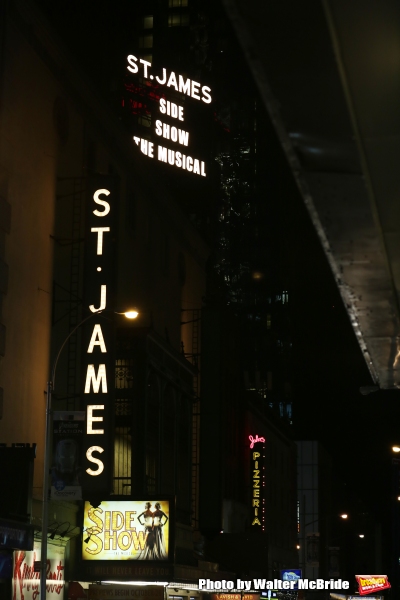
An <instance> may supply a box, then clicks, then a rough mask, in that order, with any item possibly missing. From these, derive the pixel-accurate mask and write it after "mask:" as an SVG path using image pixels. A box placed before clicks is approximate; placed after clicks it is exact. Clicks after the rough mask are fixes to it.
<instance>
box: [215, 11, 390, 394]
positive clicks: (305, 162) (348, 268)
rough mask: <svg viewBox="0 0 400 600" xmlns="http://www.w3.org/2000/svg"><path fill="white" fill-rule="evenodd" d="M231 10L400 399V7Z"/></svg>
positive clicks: (379, 379) (347, 292) (349, 297)
mask: <svg viewBox="0 0 400 600" xmlns="http://www.w3.org/2000/svg"><path fill="white" fill-rule="evenodd" d="M223 2H224V5H225V8H226V10H227V13H228V16H229V17H230V19H231V22H232V24H233V26H234V28H235V29H236V33H237V36H238V38H239V40H240V42H241V44H242V46H243V49H244V52H245V55H246V57H247V60H248V63H249V65H250V67H251V69H252V71H253V74H254V76H255V79H256V81H257V84H258V87H259V90H260V93H261V96H262V98H263V100H264V102H265V105H266V106H267V108H268V111H269V113H270V115H271V116H272V119H273V122H274V124H275V127H276V129H277V131H278V133H279V137H280V140H281V143H282V146H283V147H284V149H285V151H286V154H287V158H288V160H289V163H290V165H291V168H292V171H293V173H294V176H295V178H296V180H297V183H298V186H299V188H300V190H301V193H302V196H303V199H304V202H305V204H306V206H307V209H308V211H309V214H310V216H311V219H312V221H313V224H314V227H315V229H316V231H317V233H318V235H319V238H320V241H321V244H322V245H323V248H324V250H325V253H326V256H327V258H328V260H329V263H330V265H331V268H332V271H333V274H334V277H335V279H336V282H337V285H338V287H339V289H340V292H341V295H342V298H343V301H344V303H345V306H346V308H347V311H348V314H349V317H350V320H351V323H352V326H353V328H354V332H355V335H356V336H357V339H358V341H359V344H360V347H361V350H362V352H363V354H364V356H365V360H366V363H367V365H368V368H369V370H370V373H371V375H372V378H373V380H374V382H375V384H376V385H377V386H379V387H380V388H382V389H397V388H400V338H399V334H400V329H399V321H400V318H399V317H400V310H399V292H400V3H399V2H398V1H397V0H379V1H377V0H305V1H304V2H299V1H298V0H223Z"/></svg>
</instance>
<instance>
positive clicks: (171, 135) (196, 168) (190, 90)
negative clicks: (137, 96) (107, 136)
mask: <svg viewBox="0 0 400 600" xmlns="http://www.w3.org/2000/svg"><path fill="white" fill-rule="evenodd" d="M127 60H128V66H127V69H128V71H129V72H130V73H133V74H136V73H139V75H140V77H142V78H143V79H150V80H153V79H155V81H156V82H157V83H158V85H161V86H165V87H166V88H170V89H173V90H175V92H178V93H180V94H185V95H187V96H189V97H190V98H193V99H194V100H199V101H200V102H204V103H205V104H209V103H210V102H211V100H212V98H211V88H209V87H208V86H206V85H201V83H198V82H197V81H193V79H188V78H185V77H183V76H182V75H179V74H176V73H175V72H174V71H170V72H167V70H166V69H162V77H159V76H158V75H153V74H152V73H151V63H150V62H148V61H147V60H144V59H143V58H140V59H138V58H136V56H133V55H132V54H130V55H129V56H128V58H127ZM158 109H159V113H160V118H159V119H156V121H155V131H154V132H155V135H156V136H158V137H160V138H163V139H164V140H166V141H168V142H172V143H173V144H172V145H173V147H172V148H169V147H166V146H164V145H162V144H156V145H155V144H154V142H150V141H149V140H146V139H144V138H140V137H138V136H134V137H133V139H134V141H135V143H136V145H137V146H139V148H140V151H141V152H142V153H143V154H145V155H146V156H147V157H148V158H155V159H156V160H158V161H161V162H164V163H166V164H169V165H172V166H175V167H178V168H179V169H183V170H184V171H188V172H189V173H193V174H194V175H200V176H201V177H206V175H207V174H206V165H205V162H204V161H203V160H201V159H199V158H195V157H193V156H191V155H190V154H189V153H188V151H187V150H186V148H187V147H188V146H189V132H188V131H186V129H185V128H184V121H185V114H184V107H183V106H180V105H178V104H176V103H175V102H171V101H170V100H166V99H165V98H160V100H159V105H158ZM165 117H169V118H170V119H174V121H173V122H172V124H171V123H166V122H165V121H164V120H163V119H164V118H165ZM164 143H165V142H163V144H164ZM182 146H183V148H182Z"/></svg>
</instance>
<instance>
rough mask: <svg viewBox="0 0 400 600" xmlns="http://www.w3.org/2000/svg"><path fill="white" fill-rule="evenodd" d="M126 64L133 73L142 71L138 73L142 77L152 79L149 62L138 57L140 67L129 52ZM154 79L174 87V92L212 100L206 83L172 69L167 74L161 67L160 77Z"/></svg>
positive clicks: (205, 101)
mask: <svg viewBox="0 0 400 600" xmlns="http://www.w3.org/2000/svg"><path fill="white" fill-rule="evenodd" d="M127 60H128V66H127V69H128V71H130V72H131V73H133V74H136V73H138V72H139V70H141V71H142V73H141V74H140V75H141V76H143V77H144V79H154V75H152V74H151V73H150V69H151V63H150V62H148V61H147V60H144V59H143V58H140V59H139V63H140V64H141V65H143V68H142V69H140V67H139V65H138V59H137V57H136V56H133V54H130V55H129V56H128V58H127ZM155 79H156V81H157V83H158V84H159V85H165V86H167V87H170V88H174V90H175V91H176V92H179V93H180V94H186V95H187V96H190V97H191V98H194V99H195V100H201V101H202V102H204V103H205V104H210V102H211V101H212V98H211V88H210V87H208V86H207V85H203V86H202V85H201V83H198V82H197V81H193V80H192V79H187V78H184V77H183V76H182V75H179V74H178V76H177V75H176V73H175V72H174V71H171V72H170V73H169V74H168V73H167V69H162V77H159V76H158V75H156V76H155Z"/></svg>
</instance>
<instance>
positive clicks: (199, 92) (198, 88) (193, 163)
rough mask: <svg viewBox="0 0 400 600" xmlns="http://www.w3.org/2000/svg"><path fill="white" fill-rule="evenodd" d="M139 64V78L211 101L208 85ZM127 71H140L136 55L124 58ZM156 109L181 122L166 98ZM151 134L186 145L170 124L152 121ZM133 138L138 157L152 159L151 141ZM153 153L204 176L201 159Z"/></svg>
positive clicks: (172, 152)
mask: <svg viewBox="0 0 400 600" xmlns="http://www.w3.org/2000/svg"><path fill="white" fill-rule="evenodd" d="M139 63H140V64H141V65H143V69H142V70H143V73H140V75H143V77H144V78H145V79H148V78H149V79H154V78H155V79H156V81H157V83H158V84H159V85H163V86H166V87H167V88H168V87H169V88H174V89H175V91H176V92H179V93H180V94H186V95H187V96H190V97H191V98H194V99H195V100H201V101H202V102H204V103H205V104H209V103H210V102H211V100H212V98H211V88H209V87H208V86H204V85H203V86H202V85H201V83H198V82H197V81H193V80H192V79H188V78H186V79H185V78H184V77H183V76H182V75H179V74H178V75H176V73H175V72H174V71H171V72H170V73H167V70H166V69H162V77H159V76H158V75H156V76H154V75H152V74H151V72H150V70H151V63H149V62H148V61H146V60H143V59H140V60H139ZM127 69H128V71H130V72H131V73H133V74H136V73H139V70H140V69H139V64H138V59H137V58H136V56H133V54H130V55H129V56H128V66H127ZM159 110H160V113H161V114H162V115H166V116H167V117H171V118H172V119H178V121H184V120H185V119H184V111H183V106H179V105H178V104H175V102H171V101H170V100H167V99H166V98H160V101H159ZM155 135H158V136H159V137H162V138H164V139H166V140H171V142H174V143H176V144H180V145H181V146H186V147H187V146H189V132H188V131H186V130H185V129H181V128H180V127H176V126H175V125H171V124H170V123H165V122H164V121H161V120H160V119H156V121H155ZM133 139H134V141H135V143H136V145H137V146H139V148H140V151H141V152H142V154H144V155H145V156H148V157H149V158H154V157H155V154H154V144H153V142H149V141H148V140H146V139H144V138H140V137H138V136H133ZM156 154H157V159H158V160H159V161H161V162H165V163H167V164H169V165H174V166H175V167H178V168H180V169H183V170H185V171H187V172H188V173H193V174H194V175H200V176H202V177H206V168H205V163H204V161H202V160H199V159H197V158H193V157H192V156H187V155H186V154H182V153H181V152H176V151H175V150H171V149H169V148H164V147H163V146H158V147H157V153H156ZM99 243H100V242H99Z"/></svg>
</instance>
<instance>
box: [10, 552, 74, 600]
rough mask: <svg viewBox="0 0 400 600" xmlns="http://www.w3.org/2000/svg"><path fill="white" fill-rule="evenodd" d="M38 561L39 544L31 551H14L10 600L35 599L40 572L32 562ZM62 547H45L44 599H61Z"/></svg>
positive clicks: (63, 583) (37, 595) (62, 592)
mask: <svg viewBox="0 0 400 600" xmlns="http://www.w3.org/2000/svg"><path fill="white" fill-rule="evenodd" d="M37 561H40V544H39V543H38V542H35V544H34V549H33V550H32V551H28V552H25V551H24V550H17V551H15V552H14V567H13V580H12V600H37V599H38V598H39V594H40V572H38V571H35V565H34V563H35V562H37ZM64 566H65V565H64V548H63V547H60V546H54V545H53V544H49V545H48V547H47V568H46V600H62V598H63V594H64V585H65V582H64Z"/></svg>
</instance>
